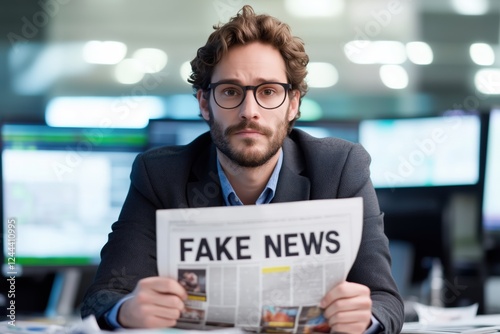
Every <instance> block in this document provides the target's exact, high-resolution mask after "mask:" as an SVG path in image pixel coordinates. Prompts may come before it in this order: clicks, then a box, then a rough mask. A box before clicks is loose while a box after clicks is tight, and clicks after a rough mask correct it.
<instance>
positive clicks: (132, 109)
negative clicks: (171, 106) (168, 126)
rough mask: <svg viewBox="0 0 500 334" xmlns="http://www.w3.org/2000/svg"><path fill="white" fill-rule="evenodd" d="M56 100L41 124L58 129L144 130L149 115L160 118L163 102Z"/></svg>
mask: <svg viewBox="0 0 500 334" xmlns="http://www.w3.org/2000/svg"><path fill="white" fill-rule="evenodd" d="M129 98H130V99H133V101H126V99H127V97H96V96H84V97H73V96H71V97H67V96H65V97H56V98H53V99H52V100H50V101H49V103H48V104H47V109H46V111H45V121H46V122H47V124H48V125H50V126H59V127H103V126H105V127H107V128H144V127H145V126H147V124H148V122H149V118H151V116H152V115H159V114H164V104H163V101H162V100H161V99H160V98H158V97H154V96H141V97H140V98H138V97H132V96H131V97H129Z"/></svg>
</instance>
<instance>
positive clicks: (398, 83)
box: [380, 65, 408, 89]
mask: <svg viewBox="0 0 500 334" xmlns="http://www.w3.org/2000/svg"><path fill="white" fill-rule="evenodd" d="M380 79H382V82H383V84H384V85H386V86H387V87H389V88H391V89H403V88H406V87H407V86H408V73H407V72H406V70H405V69H404V68H403V67H402V66H399V65H383V66H381V67H380Z"/></svg>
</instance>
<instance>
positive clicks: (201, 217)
mask: <svg viewBox="0 0 500 334" xmlns="http://www.w3.org/2000/svg"><path fill="white" fill-rule="evenodd" d="M156 219H157V253H158V259H157V260H158V272H159V275H160V276H167V277H172V278H174V279H177V280H178V281H179V282H180V283H181V284H182V285H183V286H184V287H185V288H186V290H187V292H188V296H189V297H188V300H187V301H186V307H185V311H184V312H183V313H182V316H181V319H180V320H179V321H178V327H179V328H193V329H198V330H205V329H213V328H225V327H233V328H235V329H243V330H246V331H258V332H300V333H312V332H328V331H329V329H328V325H327V323H326V321H325V319H324V317H323V315H322V313H323V312H322V311H323V310H321V309H320V308H319V306H318V305H319V302H320V300H321V298H322V297H323V296H324V295H325V293H326V292H327V291H329V290H330V289H331V288H333V287H334V286H335V285H336V284H338V283H340V282H342V281H344V280H345V279H346V277H347V274H348V272H349V270H350V268H351V266H352V264H353V262H354V260H355V258H356V255H357V252H358V248H359V244H360V242H361V232H362V225H363V199H362V198H349V199H333V200H314V201H301V202H289V203H273V204H269V205H258V206H255V205H251V206H230V207H211V208H192V209H166V210H158V211H157V215H156Z"/></svg>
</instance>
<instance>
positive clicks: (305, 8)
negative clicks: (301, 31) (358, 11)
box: [285, 0, 345, 17]
mask: <svg viewBox="0 0 500 334" xmlns="http://www.w3.org/2000/svg"><path fill="white" fill-rule="evenodd" d="M344 7H345V0H314V1H310V0H285V8H286V10H287V11H288V12H289V13H290V14H291V15H293V16H297V17H333V16H339V15H340V14H342V13H343V12H344Z"/></svg>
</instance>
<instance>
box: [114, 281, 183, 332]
mask: <svg viewBox="0 0 500 334" xmlns="http://www.w3.org/2000/svg"><path fill="white" fill-rule="evenodd" d="M132 295H133V297H132V298H130V299H128V300H126V301H125V302H124V303H123V305H122V306H121V307H120V310H119V311H118V322H119V323H120V324H121V325H122V326H123V327H135V328H161V327H173V326H175V324H176V323H177V319H179V317H180V315H181V312H182V310H183V309H184V300H186V299H187V293H186V290H185V289H184V288H183V287H182V286H181V285H180V284H179V283H178V282H177V281H176V280H174V279H172V278H167V277H147V278H144V279H141V280H140V281H139V282H138V283H137V286H136V287H135V289H134V291H133V292H132Z"/></svg>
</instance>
